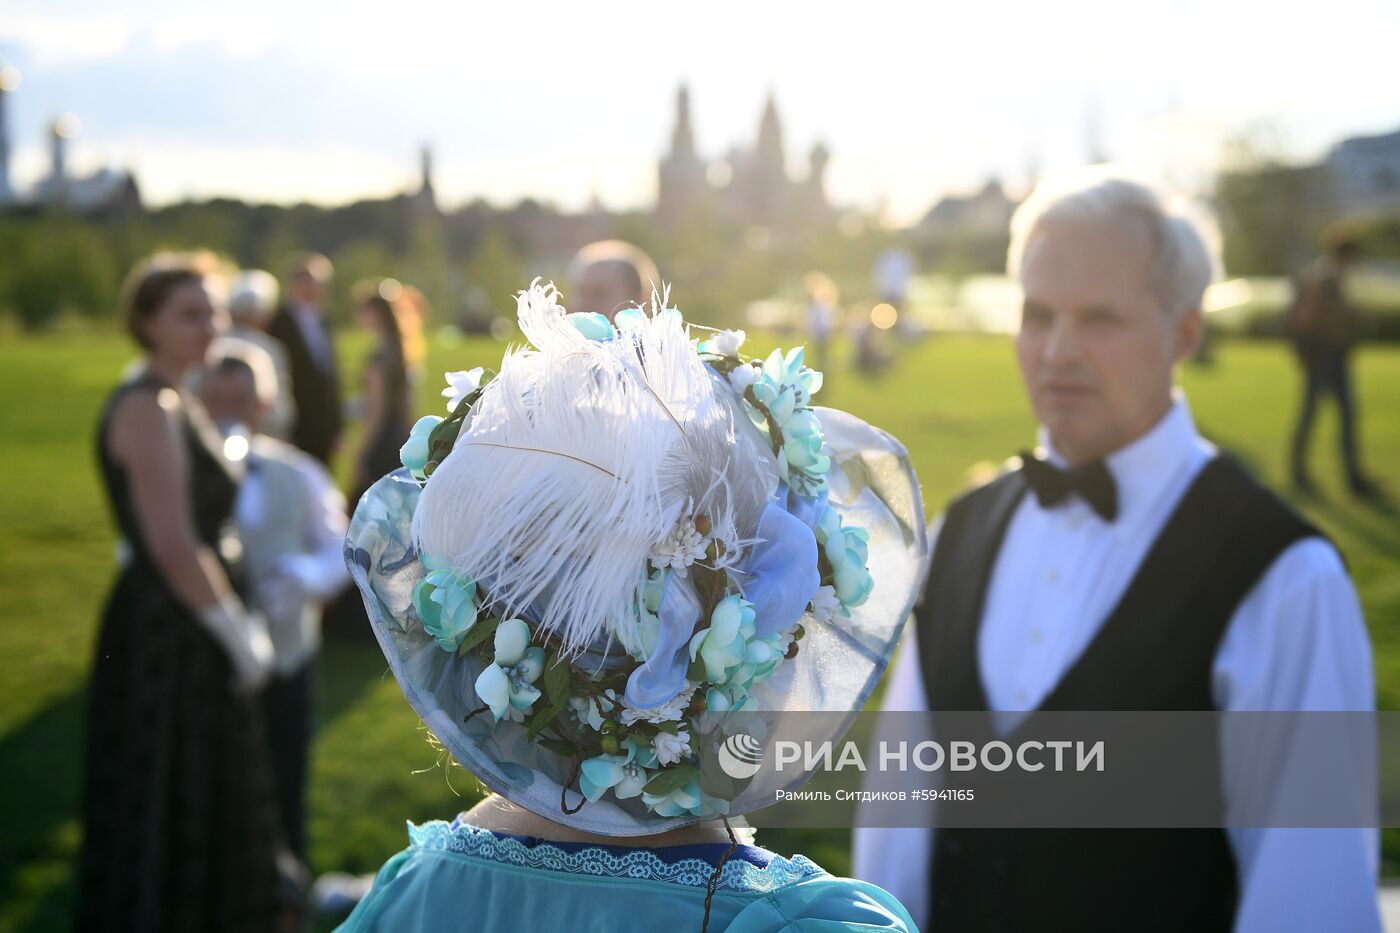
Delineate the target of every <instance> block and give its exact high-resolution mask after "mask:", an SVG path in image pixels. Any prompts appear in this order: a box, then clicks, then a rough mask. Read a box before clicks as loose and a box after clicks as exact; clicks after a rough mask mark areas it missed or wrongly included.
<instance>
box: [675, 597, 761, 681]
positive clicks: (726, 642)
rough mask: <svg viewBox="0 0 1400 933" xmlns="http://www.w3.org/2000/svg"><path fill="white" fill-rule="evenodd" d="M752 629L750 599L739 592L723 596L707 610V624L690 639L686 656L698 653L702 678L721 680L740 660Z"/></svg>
mask: <svg viewBox="0 0 1400 933" xmlns="http://www.w3.org/2000/svg"><path fill="white" fill-rule="evenodd" d="M754 632H755V630H754V611H753V603H751V602H749V601H747V600H746V599H744V598H743V597H742V596H739V595H732V596H726V597H725V598H724V599H722V600H720V601H719V604H718V605H716V606H715V608H714V611H713V612H711V613H710V627H709V628H705V629H701V630H700V631H698V632H696V633H695V635H694V636H693V637H692V638H691V639H690V660H692V661H694V660H695V659H696V657H699V658H700V660H701V661H703V662H704V664H705V679H706V680H708V681H709V682H710V683H712V684H722V683H724V682H725V681H726V680H728V679H729V674H730V672H731V671H734V670H737V669H738V668H739V666H740V665H742V664H743V663H744V659H745V657H746V656H747V654H748V641H749V639H750V638H753V637H754Z"/></svg>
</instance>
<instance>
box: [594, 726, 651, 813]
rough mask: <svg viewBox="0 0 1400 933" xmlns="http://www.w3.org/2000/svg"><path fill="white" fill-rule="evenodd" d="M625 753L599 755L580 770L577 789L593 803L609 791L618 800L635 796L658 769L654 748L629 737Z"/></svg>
mask: <svg viewBox="0 0 1400 933" xmlns="http://www.w3.org/2000/svg"><path fill="white" fill-rule="evenodd" d="M625 747H626V750H627V752H626V754H623V755H596V756H594V757H593V758H589V759H588V760H587V761H585V762H584V763H583V764H582V765H581V766H580V767H579V776H578V786H579V790H580V791H581V792H582V793H583V796H585V797H587V798H588V800H589V802H590V803H596V802H597V800H598V798H599V797H602V796H603V794H605V793H607V792H608V791H609V790H611V791H612V792H613V795H614V796H616V797H617V799H618V800H627V799H629V798H631V797H636V796H637V795H638V794H640V793H641V792H642V788H643V787H646V785H647V781H650V780H651V778H652V775H651V772H650V771H649V770H648V769H649V768H655V767H656V766H657V761H656V755H655V754H654V753H653V752H652V750H651V748H650V747H648V746H647V745H645V744H644V743H642V742H641V741H639V740H638V739H636V738H634V737H632V736H629V737H628V738H627V741H626V743H625Z"/></svg>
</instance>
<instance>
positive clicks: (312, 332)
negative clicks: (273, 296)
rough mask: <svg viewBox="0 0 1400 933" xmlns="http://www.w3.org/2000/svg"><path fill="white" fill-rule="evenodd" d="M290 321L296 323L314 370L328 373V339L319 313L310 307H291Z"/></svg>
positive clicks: (297, 305) (295, 305) (301, 305)
mask: <svg viewBox="0 0 1400 933" xmlns="http://www.w3.org/2000/svg"><path fill="white" fill-rule="evenodd" d="M292 320H294V321H296V322H297V329H298V330H300V331H301V339H302V340H304V341H305V342H306V349H307V352H309V353H310V354H311V359H312V360H314V361H315V362H316V368H317V369H319V370H321V371H322V372H329V371H330V368H331V345H330V338H329V337H328V336H327V335H326V324H325V321H323V320H322V319H321V313H320V312H319V311H318V310H317V309H316V308H313V307H312V306H311V305H303V304H294V305H292Z"/></svg>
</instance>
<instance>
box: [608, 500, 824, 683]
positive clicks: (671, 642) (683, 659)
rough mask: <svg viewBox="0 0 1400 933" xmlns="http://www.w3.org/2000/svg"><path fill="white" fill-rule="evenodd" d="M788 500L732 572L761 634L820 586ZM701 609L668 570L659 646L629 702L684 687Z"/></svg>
mask: <svg viewBox="0 0 1400 933" xmlns="http://www.w3.org/2000/svg"><path fill="white" fill-rule="evenodd" d="M799 498H803V502H802V503H801V505H803V506H806V508H804V509H803V511H804V512H810V511H811V503H812V501H813V500H810V499H805V498H804V497H799ZM787 504H788V503H787V497H783V498H782V499H774V500H773V501H771V502H769V503H768V505H767V506H765V507H764V509H763V514H762V516H760V518H759V521H758V532H757V535H756V537H757V538H758V541H756V542H755V543H754V545H753V546H752V547H751V548H750V549H749V556H748V560H746V561H745V562H744V566H743V568H742V569H740V570H736V571H733V575H734V577H735V579H736V582H737V583H738V585H739V589H740V591H741V592H742V593H743V595H744V598H745V599H747V600H748V601H749V602H751V603H753V605H754V614H755V619H754V628H755V631H756V634H757V636H758V637H760V638H764V637H767V636H769V635H774V634H777V633H778V632H781V631H783V630H784V629H787V628H790V627H791V626H792V625H793V623H795V622H796V621H797V620H798V619H800V618H801V617H802V613H804V612H806V611H807V604H808V603H810V602H811V601H812V597H813V596H814V595H816V592H817V587H819V586H821V575H820V573H819V572H818V571H817V539H816V536H815V535H814V534H813V532H812V529H811V528H810V527H808V525H807V524H806V522H804V521H803V520H802V519H801V518H799V517H797V516H796V515H793V514H792V513H790V512H789V511H788V510H787ZM823 504H824V503H823ZM817 512H818V513H819V512H820V509H818V510H817ZM702 611H703V607H702V606H701V605H700V598H699V596H698V595H697V594H696V592H695V587H694V585H693V584H692V583H691V582H690V581H689V580H686V579H683V578H681V577H679V576H677V575H676V574H670V575H669V577H668V579H667V581H666V588H665V590H663V591H662V594H661V604H660V606H659V607H658V610H657V617H658V618H659V619H660V620H661V627H660V631H659V632H658V634H657V639H656V647H655V649H654V650H653V651H652V652H651V656H650V657H648V658H647V661H646V663H645V664H643V665H642V666H641V667H639V668H637V669H636V670H635V671H633V672H632V675H631V676H630V677H629V678H628V679H627V689H626V690H624V691H623V699H624V700H626V701H627V704H628V705H629V706H632V707H636V708H652V707H657V706H663V705H665V704H666V703H668V702H670V701H671V700H673V699H674V698H675V697H676V696H677V695H678V694H680V692H681V691H682V690H683V689H685V674H686V670H687V669H688V668H689V666H690V657H689V653H688V651H687V650H686V648H687V645H689V643H690V637H691V635H692V634H694V632H695V627H696V625H697V624H698V623H699V622H700V617H701V613H702Z"/></svg>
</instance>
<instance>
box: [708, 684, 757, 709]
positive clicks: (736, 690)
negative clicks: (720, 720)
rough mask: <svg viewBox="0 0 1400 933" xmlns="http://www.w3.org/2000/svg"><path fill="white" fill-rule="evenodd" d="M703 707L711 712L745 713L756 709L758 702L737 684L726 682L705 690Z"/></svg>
mask: <svg viewBox="0 0 1400 933" xmlns="http://www.w3.org/2000/svg"><path fill="white" fill-rule="evenodd" d="M705 708H706V709H707V710H709V711H710V712H712V713H747V712H751V711H753V710H756V709H758V703H757V701H755V700H754V698H753V697H751V696H749V691H748V690H747V689H745V688H744V687H742V686H740V685H739V684H726V685H725V686H723V687H711V688H710V689H708V690H706V691H705Z"/></svg>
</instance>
